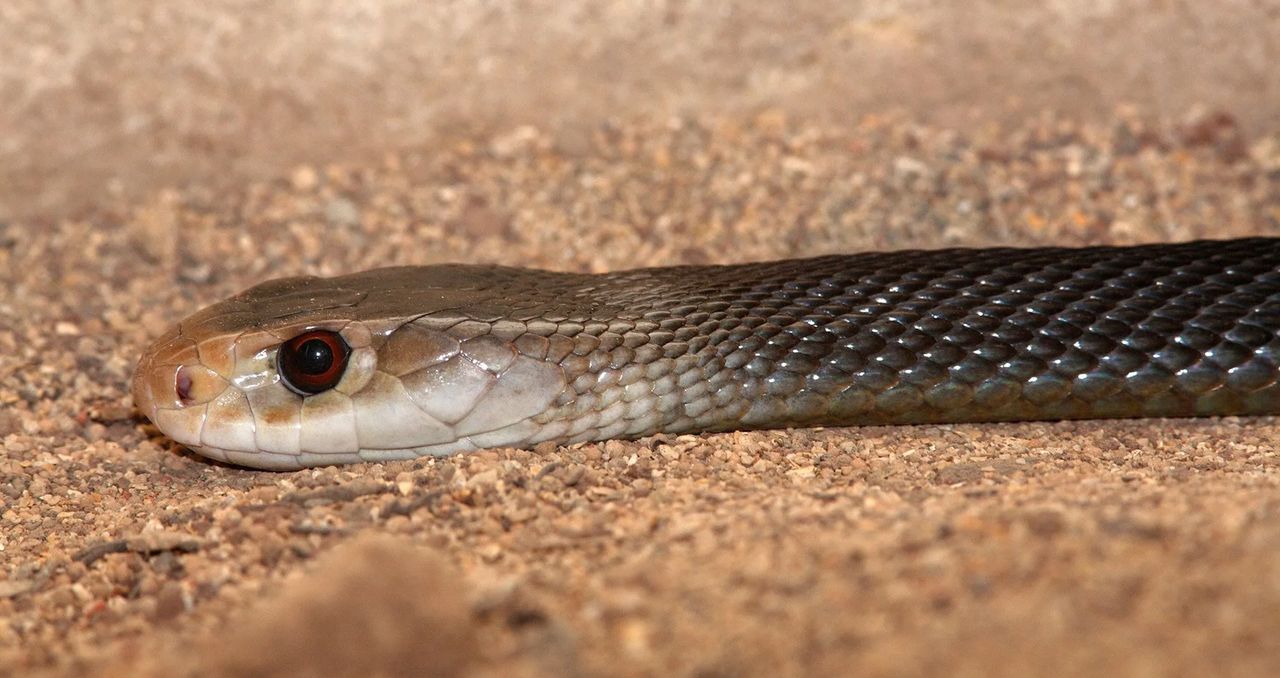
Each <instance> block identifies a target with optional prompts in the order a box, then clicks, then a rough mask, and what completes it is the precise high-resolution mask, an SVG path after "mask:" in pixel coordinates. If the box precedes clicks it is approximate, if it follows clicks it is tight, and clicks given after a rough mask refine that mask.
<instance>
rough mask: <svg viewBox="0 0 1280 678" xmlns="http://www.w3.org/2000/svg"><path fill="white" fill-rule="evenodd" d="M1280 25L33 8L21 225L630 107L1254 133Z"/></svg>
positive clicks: (17, 45) (962, 6) (580, 8)
mask: <svg viewBox="0 0 1280 678" xmlns="http://www.w3.org/2000/svg"><path fill="white" fill-rule="evenodd" d="M1278 23H1280V3H1276V2H1264V1H1255V0H1219V1H1218V2H1212V3H1210V2H1199V3H1197V2H1178V1H1170V0H1137V1H1134V2H1116V1H1115V0H1049V1H1046V2H1018V1H1017V0H974V1H972V2H964V3H932V2H923V1H921V0H880V1H866V2H838V1H836V0H800V1H798V2H788V3H777V2H755V3H748V2H698V1H696V0H669V1H662V0H653V1H639V0H635V1H627V0H611V1H609V2H589V1H585V0H524V1H521V2H486V1H483V0H452V1H439V2H413V1H410V0H352V1H350V2H342V3H332V2H321V1H319V0H291V1H287V2H245V1H244V0H210V1H208V2H201V3H156V2H146V1H140V0H121V1H119V2H112V3H84V2H74V1H71V0H51V1H45V0H14V1H12V2H6V3H4V4H3V5H2V6H0V130H3V132H2V133H0V219H15V218H17V219H30V218H36V217H47V218H58V217H64V216H74V215H76V214H77V213H78V212H79V211H81V210H85V209H88V208H92V207H93V206H95V205H99V204H101V203H102V202H103V201H105V200H113V201H119V200H131V199H135V198H137V197H139V196H141V195H145V194H146V193H147V192H149V191H152V190H154V189H156V188H158V187H162V186H171V185H181V184H186V183H196V184H200V185H205V186H210V187H213V188H218V187H221V186H229V185H236V184H240V183H243V182H244V181H247V180H254V179H261V178H264V177H271V176H275V175H279V174H280V173H282V172H287V171H288V170H289V169H290V168H292V167H295V166H297V165H299V164H304V163H310V164H323V163H326V162H331V161H335V160H341V161H343V162H353V163H359V162H363V161H366V160H376V159H378V158H380V157H382V155H383V154H385V153H387V152H389V151H395V152H399V151H405V150H409V149H429V148H430V146H431V144H432V143H433V141H435V140H438V139H440V138H442V137H444V136H450V135H457V134H459V133H464V132H465V133H467V134H484V133H487V132H489V131H492V130H503V129H508V128H513V127H516V126H519V125H525V124H528V125H534V126H536V127H537V128H538V129H539V130H541V131H542V132H544V133H547V134H549V135H551V138H553V139H554V140H555V143H556V146H557V150H558V151H560V152H562V153H565V154H568V155H572V154H573V153H574V152H575V150H581V149H582V148H583V147H584V146H585V145H586V141H585V137H584V133H583V130H587V129H591V128H593V127H595V126H597V125H599V124H600V123H601V122H602V121H604V120H606V119H609V118H613V117H623V118H634V117H644V116H668V115H700V114H712V115H714V114H719V113H725V114H732V115H741V114H747V115H750V114H753V113H755V112H758V111H760V110H765V109H769V110H776V111H781V112H783V113H786V114H787V115H788V116H789V117H791V118H792V119H795V120H805V119H813V120H814V121H815V122H837V123H843V122H846V121H857V120H859V119H860V118H862V117H863V116H866V115H869V114H880V113H884V112H889V111H897V110H905V111H909V112H910V116H911V118H912V119H915V120H919V121H921V122H925V123H931V124H938V125H943V126H947V127H952V128H956V129H962V130H963V129H966V128H969V127H973V126H981V125H986V124H990V123H999V122H1002V121H1007V120H1010V119H1015V120H1016V119H1022V118H1025V117H1026V116H1028V115H1035V114H1037V113H1038V112H1040V111H1044V110H1053V111H1055V112H1056V113H1058V114H1061V115H1066V116H1069V117H1074V118H1077V119H1080V120H1082V121H1084V122H1088V121H1090V120H1094V119H1107V118H1106V116H1109V115H1111V114H1113V113H1114V112H1115V111H1116V109H1117V107H1120V106H1128V107H1130V110H1132V111H1135V112H1136V113H1137V114H1139V115H1150V116H1154V117H1161V118H1168V117H1172V118H1178V117H1180V116H1184V115H1187V114H1188V112H1190V111H1193V110H1194V109H1196V108H1197V107H1200V108H1203V109H1204V110H1207V111H1212V112H1214V114H1215V115H1216V114H1219V113H1225V115H1226V116H1227V118H1226V119H1225V120H1226V123H1225V124H1229V125H1238V126H1239V127H1240V129H1241V130H1243V132H1244V133H1245V134H1249V133H1252V132H1254V131H1257V130H1262V129H1271V128H1274V126H1275V123H1276V122H1277V120H1278V119H1280V96H1278V95H1280V75H1278V74H1277V73H1276V68H1275V65H1276V64H1277V63H1280V43H1278V42H1277V39H1276V36H1277V35H1278V34H1280V31H1277V30H1276V29H1277V24H1278ZM1220 122H1221V120H1220Z"/></svg>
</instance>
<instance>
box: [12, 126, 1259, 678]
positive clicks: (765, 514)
mask: <svg viewBox="0 0 1280 678" xmlns="http://www.w3.org/2000/svg"><path fill="white" fill-rule="evenodd" d="M1264 233H1265V234H1272V235H1280V134H1271V135H1260V136H1253V137H1247V136H1246V135H1245V134H1244V133H1243V132H1241V130H1240V128H1239V126H1237V125H1236V124H1235V122H1234V120H1233V119H1232V118H1230V116H1226V115H1223V114H1220V113H1216V112H1212V111H1202V112H1192V113H1189V114H1188V116H1187V117H1186V118H1185V119H1183V120H1178V121H1172V122H1153V121H1148V120H1142V119H1139V118H1138V117H1136V116H1135V115H1132V114H1129V113H1126V112H1124V111H1119V112H1117V113H1116V114H1115V115H1114V117H1113V118H1112V120H1111V122H1110V123H1109V124H1103V125H1077V124H1074V123H1071V122H1069V121H1066V120H1061V119H1056V118H1053V117H1048V116H1046V117H1043V118H1039V119H1034V120H1029V121H1027V122H1026V123H1025V124H1023V125H1022V126H1017V127H1013V126H1010V127H992V128H990V129H987V130H986V131H985V132H983V133H980V134H973V133H970V134H962V133H960V132H957V131H954V130H950V129H946V128H937V127H928V126H923V125H919V124H914V123H913V122H912V121H911V120H909V119H903V118H897V117H868V118H865V119H862V120H858V121H850V122H849V123H848V124H847V125H843V126H831V127H815V126H811V125H801V124H794V123H791V122H789V121H788V120H787V119H786V117H785V116H783V115H781V114H779V113H775V112H764V113H761V114H759V115H758V116H756V117H754V118H741V117H737V118H734V117H729V118H693V119H670V120H653V119H629V120H619V121H616V122H613V123H611V124H608V125H603V126H601V127H599V128H597V129H594V130H593V131H591V133H590V134H582V133H574V134H572V135H558V134H557V133H553V132H548V131H545V130H540V129H535V128H529V127H524V128H516V129H512V130H508V131H506V132H504V133H502V134H498V135H494V136H488V137H465V136H464V137H457V138H454V139H453V140H452V141H451V142H450V143H445V144H441V145H438V146H434V147H432V148H423V149H419V150H418V151H417V152H405V153H400V154H396V155H390V156H388V157H386V158H385V159H384V160H383V161H382V162H381V163H378V164H373V165H358V166H342V165H334V166H324V167H312V166H306V167H299V168H297V169H296V170H294V171H292V172H290V173H287V174H286V175H284V176H283V177H281V178H279V179H277V180H275V181H271V182H264V183H258V184H251V185H244V186H240V187H239V188H237V189H235V190H230V191H228V190H223V189H219V190H212V189H208V188H202V187H200V186H188V187H185V188H183V189H181V190H169V191H164V192H160V193H157V194H155V195H153V196H151V197H150V198H148V199H146V200H142V201H139V202H121V203H118V204H105V205H101V206H99V207H98V208H97V209H96V210H95V211H93V212H92V213H91V214H89V215H88V216H84V217H82V218H78V219H68V220H60V221H52V220H50V221H39V220H31V221H22V222H14V223H11V224H9V225H8V227H7V228H5V229H4V230H3V231H0V235H3V236H4V237H3V238H0V282H2V283H3V287H2V288H0V289H3V290H5V293H4V294H3V295H0V442H2V445H3V448H2V451H0V525H3V529H2V530H0V674H4V675H13V674H22V675H41V674H45V675H70V674H76V675H79V674H83V673H86V672H95V673H99V674H101V675H131V676H133V675H221V674H226V673H234V674H238V675H295V674H296V673H299V672H300V673H303V674H306V673H311V674H313V675H319V674H330V675H371V674H378V673H380V674H382V675H392V674H401V673H410V674H416V675H424V674H431V673H434V674H436V675H472V676H498V675H503V676H506V675H517V676H523V675H527V676H542V675H548V676H551V675H555V676H559V675H582V676H593V675H654V674H662V675H666V674H675V675H743V674H756V675H798V674H809V675H814V674H816V675H824V674H837V673H848V672H850V671H851V670H855V669H856V670H857V672H859V673H861V674H865V675H873V676H874V675H937V674H946V675H962V676H963V675H984V676H986V675H1018V676H1025V675H1055V676H1060V675H1097V674H1099V673H1104V672H1105V673H1108V674H1115V675H1138V674H1141V675H1197V674H1204V673H1213V674H1215V675H1276V674H1280V639H1278V637H1277V635H1276V633H1275V629H1276V628H1280V487H1278V486H1280V475H1277V473H1276V463H1277V456H1276V447H1275V440H1276V436H1277V434H1278V433H1280V424H1278V423H1277V422H1276V421H1274V420H1272V419H1271V418H1260V419H1231V418H1228V419H1220V420H1185V421H1157V420H1146V421H1120V422H1102V423H1099V422H1075V423H1029V424H1013V425H957V426H920V427H898V428H888V427H878V428H863V429H801V430H795V431H771V432H759V433H728V434H719V435H707V436H679V437H668V436H658V437H655V438H650V439H644V440H640V441H635V442H618V441H610V442H604V443H599V444H583V445H575V446H571V447H567V448H557V447H554V446H551V445H544V446H541V447H539V448H538V449H536V450H533V451H514V450H493V451H486V452H481V453H476V454H471V455H465V456H459V457H454V458H447V459H424V460H418V461H412V462H396V463H387V464H366V465H359V466H350V467H340V468H323V469H316V470H309V471H302V472H297V473H262V472H253V471H246V470H242V469H238V468H232V467H227V466H222V465H218V464H214V463H210V462H207V461H205V460H202V459H200V458H198V457H195V456H194V455H192V454H190V453H188V452H186V451H184V450H183V449H182V448H180V447H179V446H177V445H175V444H174V443H172V442H170V441H168V440H166V439H165V438H164V437H163V436H161V435H160V434H159V433H158V432H157V431H156V430H155V429H154V428H153V427H152V426H150V425H149V424H148V423H146V422H145V420H143V419H142V418H140V416H139V415H138V413H137V412H136V411H135V410H134V409H133V407H132V405H131V403H130V402H129V399H128V395H127V390H128V388H127V387H128V379H129V376H130V373H131V370H132V367H133V361H134V360H135V359H136V357H137V354H138V352H139V350H140V349H141V348H142V346H143V345H145V343H146V342H147V341H148V339H149V338H151V337H153V336H155V335H156V334H158V333H160V332H162V331H163V330H164V329H165V327H166V325H167V324H168V323H170V322H173V321H174V320H176V319H177V318H179V317H181V316H182V315H185V314H186V313H188V312H191V311H193V310H194V309H196V308H197V307H199V306H200V305H202V304H205V303H209V302H212V301H215V300H217V299H219V298H221V297H223V296H226V295H227V294H230V293H233V292H235V291H237V290H239V289H241V288H243V287H246V286H248V285H250V284H253V283H255V282H258V281H260V280H262V279H265V278H268V277H274V276H279V275H287V274H296V273H302V272H307V273H319V274H337V273H344V272H350V271H354V270H358V269H361V268H365V267H370V266H375V265H390V264H401V263H430V262H440V261H449V260H458V261H471V262H492V263H504V264H516V265H530V266H540V267H547V268H555V269H565V270H583V271H603V270H610V269H616V268H623V267H631V266H635V265H643V264H659V263H681V262H688V263H704V262H729V261H746V260H753V259H766V258H777V257H789V256H803V255H812V254H819V253H824V252H837V251H856V250H864V249H881V248H902V247H922V246H942V245H955V244H965V245H988V244H993V243H1014V244H1024V245H1031V244H1040V243H1045V244H1047V243H1054V244H1083V243H1134V242H1143V241H1152V240H1185V239H1190V238H1195V237H1202V236H1214V237H1228V236H1243V235H1251V234H1264Z"/></svg>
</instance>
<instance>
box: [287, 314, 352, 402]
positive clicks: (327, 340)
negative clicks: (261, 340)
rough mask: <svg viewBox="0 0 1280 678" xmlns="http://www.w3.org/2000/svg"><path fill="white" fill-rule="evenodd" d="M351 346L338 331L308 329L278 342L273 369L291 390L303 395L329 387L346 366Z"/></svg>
mask: <svg viewBox="0 0 1280 678" xmlns="http://www.w3.org/2000/svg"><path fill="white" fill-rule="evenodd" d="M349 355H351V348H350V347H349V346H347V342H345V341H343V339H342V335H340V334H338V333H337V332H330V331H328V330H312V331H310V332H303V333H302V334H299V335H298V336H296V337H294V338H292V339H290V340H289V341H286V342H284V343H283V344H281V345H280V351H279V353H278V354H277V356H276V369H277V370H278V371H279V372H280V377H281V378H283V379H284V384H285V386H288V387H289V388H290V389H292V390H293V391H294V392H295V393H297V394H299V395H303V396H307V395H311V394H313V393H320V392H321V391H327V390H329V389H331V388H333V387H334V386H335V385H336V384H337V383H338V381H339V380H341V379H342V373H343V372H345V371H346V369H347V356H349Z"/></svg>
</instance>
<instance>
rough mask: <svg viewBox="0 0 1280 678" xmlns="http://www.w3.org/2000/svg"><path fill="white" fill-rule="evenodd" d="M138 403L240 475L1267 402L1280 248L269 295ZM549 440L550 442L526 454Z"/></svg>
mask: <svg viewBox="0 0 1280 678" xmlns="http://www.w3.org/2000/svg"><path fill="white" fill-rule="evenodd" d="M132 395H133V400H134V402H135V404H136V405H137V407H138V408H139V410H140V411H141V412H142V413H144V414H145V415H146V416H147V417H148V418H150V420H151V421H152V422H154V424H155V426H156V428H158V429H159V431H160V432H162V433H163V434H165V435H167V436H168V437H169V438H171V439H172V440H173V441H176V442H177V443H179V444H181V445H183V446H185V447H187V448H189V449H190V450H192V451H194V452H196V453H197V454H199V455H202V456H204V457H207V458H209V459H213V460H216V461H219V462H224V463H229V464H233V465H238V466H245V467H251V468H259V469H276V470H292V469H301V468H306V467H314V466H325V465H336V464H347V463H357V462H385V461H392V460H405V459H413V458H416V457H422V456H440V455H450V454H455V453H462V452H469V451H475V450H483V449H491V448H524V449H534V448H536V447H538V446H539V445H541V444H543V443H551V444H553V445H570V444H575V443H585V442H591V441H604V440H608V439H636V438H642V437H645V436H653V435H656V434H659V433H663V434H684V433H703V432H724V431H733V430H750V429H777V428H793V427H856V426H870V425H912V424H952V423H967V422H1012V421H1031V420H1067V419H1106V418H1122V417H1126V418H1133V417H1198V416H1247V415H1274V414H1277V413H1280V238H1265V237H1254V238H1243V239H1234V240H1199V241H1194V242H1182V243H1161V244H1144V245H1128V246H1090V247H1076V248H1068V247H1036V248H1017V247H991V248H947V249H933V250H926V249H918V250H899V251H886V252H863V253H857V254H841V255H827V256H819V257H812V258H800V259H787V260H781V261H769V262H756V263H742V264H729V265H678V266H668V267H657V268H639V269H633V270H621V271H614V272H608V273H596V274H589V273H577V272H559V271H548V270H538V269H530V268H519V267H508V266H497V265H478V264H462V263H451V264H434V265H424V266H400V267H389V268H376V269H372V270H367V271H363V272H358V273H353V274H349V275H342V276H337V277H328V278H326V277H314V276H302V277H286V278H279V279H274V280H269V281H266V282H263V283H261V284H258V285H256V286H254V287H251V288H249V289H247V290H245V291H243V292H241V293H239V294H236V295H235V296H232V297H230V298H228V299H226V300H224V301H221V302H218V303H215V304H213V305H210V306H208V307H206V308H204V309H202V310H199V311H197V312H196V313H194V314H193V315H191V316H189V317H187V318H185V319H183V320H181V321H180V322H178V323H177V324H176V325H174V326H173V327H172V328H171V329H169V330H168V331H167V332H166V333H164V334H163V335H162V336H160V337H159V338H158V339H157V340H156V341H155V342H154V343H153V344H152V345H151V346H150V347H149V348H147V349H146V350H145V351H144V352H143V354H142V356H141V358H140V360H139V362H138V366H137V369H136V371H135V375H134V379H133V384H132ZM539 449H545V448H539Z"/></svg>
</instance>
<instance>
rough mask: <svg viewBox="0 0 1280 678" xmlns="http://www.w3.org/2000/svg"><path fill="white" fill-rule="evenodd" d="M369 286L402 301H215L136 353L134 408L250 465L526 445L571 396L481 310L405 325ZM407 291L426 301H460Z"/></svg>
mask: <svg viewBox="0 0 1280 678" xmlns="http://www.w3.org/2000/svg"><path fill="white" fill-rule="evenodd" d="M420 270H421V271H422V272H423V273H424V274H425V275H428V276H432V275H435V276H436V277H439V276H438V271H436V270H435V269H432V268H430V267H424V268H423V269H420ZM373 273H374V274H377V273H378V272H377V271H375V272H373ZM393 273H395V275H396V277H397V279H400V278H403V277H404V275H405V272H404V271H399V272H394V271H393ZM361 275H364V276H368V275H370V273H366V274H361ZM348 280H349V279H348ZM377 282H378V284H377V285H373V286H371V288H372V289H378V290H386V289H391V290H392V292H395V293H396V294H393V295H392V297H391V298H387V299H381V300H379V299H367V298H366V297H367V295H366V294H365V293H363V292H356V291H352V288H351V287H350V286H348V285H344V284H343V279H342V278H330V279H322V278H287V279H282V280H275V281H270V282H267V283H263V284H262V285H259V286H257V287H254V288H250V289H249V290H246V291H245V292H242V293H241V294H239V295H236V296H235V297H232V298H230V299H227V300H225V301H223V302H219V303H217V304H214V305H212V306H210V307H208V308H206V309H204V310H202V311H200V312H198V313H196V314H195V315H192V316H190V317H188V318H186V319H184V320H183V321H181V322H180V323H179V324H178V325H177V326H175V327H174V328H172V329H171V330H169V331H168V332H166V333H165V334H164V335H163V336H161V337H160V338H159V339H158V340H157V341H156V342H155V343H153V344H152V345H151V346H150V347H149V348H148V349H147V350H146V351H144V352H143V355H142V358H141V359H140V360H139V363H138V367H137V370H136V372H135V375H134V381H133V398H134V402H135V403H136V404H137V406H138V408H139V409H140V410H141V411H142V412H143V413H144V414H146V415H147V416H148V417H149V418H150V419H151V420H152V422H154V423H155V425H156V426H157V427H158V428H159V429H160V430H161V431H162V432H164V433H165V434H166V435H168V436H169V437H170V438H172V439H173V440H175V441H177V442H179V443H181V444H182V445H184V446H186V447H188V448H190V449H191V450H193V451H195V452H196V453H198V454H201V455H203V456H206V457H209V458H211V459H215V460H218V461H224V462H230V463H234V464H238V465H242V466H251V467H255V468H266V469H297V468H302V467H307V466H321V465H329V464H340V463H350V462H358V461H375V460H391V459H409V458H413V457H418V456H422V455H438V454H448V453H452V452H457V451H465V450H473V449H477V448H478V447H482V446H491V445H502V444H514V443H520V442H524V441H526V440H527V438H528V436H529V435H530V431H531V426H532V424H531V423H530V422H528V421H526V420H528V419H529V418H530V417H532V416H534V415H536V414H538V413H540V412H542V411H543V410H544V409H545V408H547V407H548V406H549V405H550V403H551V401H552V399H554V398H555V397H557V396H559V395H560V394H561V391H562V390H563V388H564V386H565V379H564V376H563V371H562V370H561V368H560V367H559V366H557V365H555V364H552V363H548V362H546V361H545V360H543V358H544V357H545V356H539V357H531V356H529V355H522V354H520V353H519V351H518V350H517V349H516V345H515V342H514V340H513V337H512V336H507V335H503V334H502V333H501V332H498V331H496V328H498V325H497V324H495V323H494V322H490V321H479V320H476V319H475V317H476V316H477V315H479V314H480V311H479V310H478V309H479V306H473V307H472V308H470V309H465V310H462V311H458V312H456V313H455V312H453V311H446V312H445V316H444V317H434V318H422V317H418V316H406V315H405V314H404V313H403V310H402V307H403V306H404V304H395V303H392V302H393V301H394V300H395V298H400V299H401V301H403V297H404V296H405V294H406V293H405V292H403V291H402V290H396V289H395V288H389V287H388V285H386V284H385V283H384V282H383V281H377ZM414 290H415V291H417V292H418V293H419V294H420V295H422V296H423V298H424V299H425V303H427V304H429V303H435V302H436V300H444V299H451V300H454V301H456V300H457V299H458V298H460V297H462V298H465V297H466V294H468V293H467V292H466V291H462V292H456V293H455V291H454V290H450V289H440V288H436V287H432V286H431V285H421V286H418V287H415V288H414ZM422 290H426V292H422ZM439 303H444V302H439ZM450 303H452V302H450ZM421 307H423V304H421V303H420V304H417V305H415V306H414V308H421ZM486 313H488V312H487V311H486ZM486 317H488V316H487V315H486ZM520 326H521V327H523V324H520ZM543 343H544V344H545V340H543ZM543 352H544V353H545V349H544V350H543Z"/></svg>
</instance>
